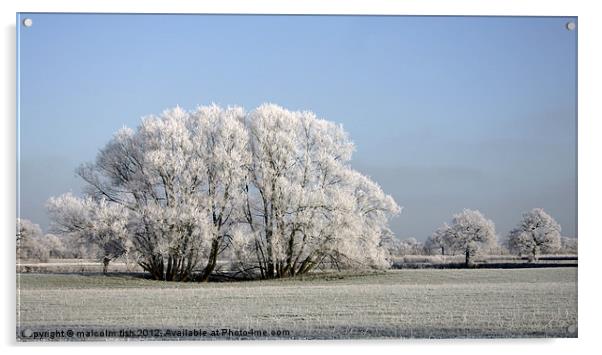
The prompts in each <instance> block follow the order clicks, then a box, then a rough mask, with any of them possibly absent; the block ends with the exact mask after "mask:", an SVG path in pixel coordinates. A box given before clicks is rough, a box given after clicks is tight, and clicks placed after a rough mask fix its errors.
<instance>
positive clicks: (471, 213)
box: [434, 209, 496, 266]
mask: <svg viewBox="0 0 602 355" xmlns="http://www.w3.org/2000/svg"><path fill="white" fill-rule="evenodd" d="M434 235H437V236H440V238H441V240H442V241H443V242H444V243H445V244H446V245H449V246H450V247H451V248H453V249H456V250H460V251H462V253H463V254H464V255H465V264H466V266H469V265H470V264H471V263H472V259H471V258H472V257H473V256H474V255H475V254H476V253H477V252H478V251H479V250H481V249H483V248H488V247H491V246H493V245H494V244H495V243H496V236H495V225H494V224H493V222H492V221H491V220H489V219H487V218H485V216H483V214H482V213H481V212H479V211H476V210H469V209H465V210H463V211H462V212H461V213H458V214H455V215H454V216H453V219H452V221H451V224H449V225H448V224H445V225H443V227H441V228H440V229H439V230H437V231H436V232H435V233H434Z"/></svg>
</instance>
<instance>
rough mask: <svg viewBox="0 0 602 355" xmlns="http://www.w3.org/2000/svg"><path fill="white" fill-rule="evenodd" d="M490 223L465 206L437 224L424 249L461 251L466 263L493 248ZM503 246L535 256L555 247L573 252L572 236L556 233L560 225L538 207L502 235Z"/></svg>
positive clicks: (480, 214)
mask: <svg viewBox="0 0 602 355" xmlns="http://www.w3.org/2000/svg"><path fill="white" fill-rule="evenodd" d="M497 246H498V245H497V239H496V233H495V225H494V223H493V222H492V221H491V220H489V219H487V218H486V217H485V216H483V214H482V213H481V212H479V211H475V210H468V209H465V210H464V211H462V212H461V213H458V214H456V215H454V216H453V219H452V221H451V223H450V224H447V223H445V224H444V225H443V226H442V227H440V228H438V229H437V230H436V231H435V232H434V233H433V234H432V235H431V236H430V237H429V238H428V239H427V240H426V242H425V245H424V247H425V249H426V250H427V251H431V252H436V253H439V254H441V255H446V254H456V253H458V252H460V253H462V254H463V255H465V257H466V258H465V262H466V265H469V264H470V263H471V262H472V258H473V257H474V255H475V254H476V253H478V252H484V251H487V250H492V249H494V248H496V247H497ZM503 247H505V248H507V249H508V250H509V251H510V252H511V253H515V254H518V255H524V256H529V258H530V259H531V260H535V259H537V256H538V255H539V254H546V253H554V252H557V251H559V250H565V251H567V252H575V253H576V252H577V242H576V239H572V238H564V237H561V236H560V225H559V224H558V223H557V222H556V221H555V220H554V218H552V217H551V216H550V215H549V214H547V213H546V212H545V211H544V210H543V209H541V208H535V209H533V210H531V211H529V212H526V213H524V214H523V216H522V219H521V220H520V222H519V223H518V226H517V227H516V228H514V229H512V231H510V233H509V234H508V236H507V237H506V238H505V240H504V242H503Z"/></svg>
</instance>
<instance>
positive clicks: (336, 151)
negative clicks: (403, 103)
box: [237, 104, 399, 278]
mask: <svg viewBox="0 0 602 355" xmlns="http://www.w3.org/2000/svg"><path fill="white" fill-rule="evenodd" d="M247 127H248V131H249V135H250V148H251V153H252V161H251V164H250V166H249V170H248V182H247V185H246V187H245V191H246V204H245V206H244V207H245V208H244V211H245V216H246V220H247V225H246V226H242V228H243V231H241V232H240V233H238V235H239V236H240V237H241V238H242V237H243V236H246V239H247V240H246V241H245V240H240V238H239V239H238V240H237V245H239V246H244V247H246V248H250V249H251V252H252V253H253V254H254V256H255V258H256V263H257V265H258V267H259V270H260V273H261V276H262V277H264V278H272V277H281V276H294V275H297V274H302V273H306V272H308V271H310V270H312V269H314V268H316V267H318V266H320V265H325V263H328V264H329V265H333V266H338V267H340V266H359V265H362V266H366V265H372V266H374V265H383V264H384V263H386V259H385V255H386V252H385V250H384V248H382V247H381V245H380V243H381V238H382V236H383V235H384V234H385V233H386V230H387V218H388V217H389V216H391V215H394V214H396V213H398V212H399V207H398V206H397V204H396V203H395V201H393V199H392V198H391V197H390V196H388V195H386V194H384V192H383V191H382V190H381V188H380V187H379V186H378V185H377V184H376V183H374V182H373V181H371V180H370V179H369V178H367V177H365V176H363V175H362V174H360V173H358V172H357V171H354V170H353V169H351V167H350V166H349V160H350V158H351V153H352V151H353V144H352V143H351V141H350V140H349V138H348V136H347V133H346V132H345V131H344V130H343V129H342V127H341V126H340V125H336V124H334V123H332V122H328V121H325V120H322V119H318V118H317V117H316V116H315V114H313V113H312V112H308V111H303V112H292V111H288V110H286V109H283V108H281V107H279V106H276V105H271V104H267V105H262V106H260V107H258V108H257V109H256V110H255V111H253V112H252V113H251V114H250V115H249V117H248V120H247ZM246 254H249V251H247V252H246Z"/></svg>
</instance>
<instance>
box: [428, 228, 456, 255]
mask: <svg viewBox="0 0 602 355" xmlns="http://www.w3.org/2000/svg"><path fill="white" fill-rule="evenodd" d="M448 229H449V226H448V225H447V224H444V225H443V227H440V228H438V229H437V230H435V232H433V234H432V235H431V236H430V237H428V238H427V239H426V241H425V243H424V248H425V249H426V250H427V251H429V252H430V253H437V254H441V255H445V251H446V250H447V252H448V253H449V252H450V250H449V246H450V242H451V241H450V240H448V238H447V236H448V235H447V230H448Z"/></svg>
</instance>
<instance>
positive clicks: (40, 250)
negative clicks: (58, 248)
mask: <svg viewBox="0 0 602 355" xmlns="http://www.w3.org/2000/svg"><path fill="white" fill-rule="evenodd" d="M42 238H43V234H42V229H41V228H40V226H39V225H38V224H35V223H33V222H31V221H30V220H28V219H23V218H17V260H18V261H20V260H37V261H46V260H47V259H48V257H49V253H48V250H46V249H45V248H44V247H43V245H42V242H41V240H42Z"/></svg>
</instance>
